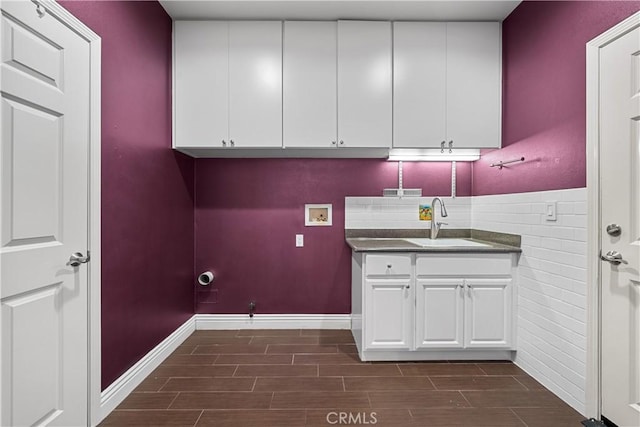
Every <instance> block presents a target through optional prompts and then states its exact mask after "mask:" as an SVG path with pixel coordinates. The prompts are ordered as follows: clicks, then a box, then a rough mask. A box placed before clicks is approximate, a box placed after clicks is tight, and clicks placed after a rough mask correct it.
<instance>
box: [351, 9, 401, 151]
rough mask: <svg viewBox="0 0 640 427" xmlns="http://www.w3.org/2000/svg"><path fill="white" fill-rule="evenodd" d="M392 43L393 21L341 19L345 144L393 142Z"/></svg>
mask: <svg viewBox="0 0 640 427" xmlns="http://www.w3.org/2000/svg"><path fill="white" fill-rule="evenodd" d="M391 44H392V43H391V23H390V22H377V21H367V22H365V21H338V144H339V145H340V146H341V147H342V146H344V147H348V148H351V147H390V146H391V141H392V136H393V135H392V130H391V129H392V77H391V75H392V73H391V68H392V66H391V61H392V58H391V47H392V46H391ZM341 142H342V144H341Z"/></svg>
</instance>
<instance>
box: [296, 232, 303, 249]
mask: <svg viewBox="0 0 640 427" xmlns="http://www.w3.org/2000/svg"><path fill="white" fill-rule="evenodd" d="M303 246H304V234H296V248H301V247H303Z"/></svg>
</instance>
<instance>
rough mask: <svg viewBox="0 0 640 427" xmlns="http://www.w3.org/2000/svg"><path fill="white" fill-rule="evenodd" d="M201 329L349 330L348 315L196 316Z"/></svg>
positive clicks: (349, 321)
mask: <svg viewBox="0 0 640 427" xmlns="http://www.w3.org/2000/svg"><path fill="white" fill-rule="evenodd" d="M194 317H195V323H196V329H197V330H203V329H351V315H349V314H256V315H255V316H253V317H252V318H250V317H249V316H248V315H246V314H196V315H195V316H194Z"/></svg>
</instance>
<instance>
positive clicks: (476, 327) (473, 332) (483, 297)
mask: <svg viewBox="0 0 640 427" xmlns="http://www.w3.org/2000/svg"><path fill="white" fill-rule="evenodd" d="M465 285H466V286H465V290H464V291H465V293H466V304H465V333H464V335H465V347H469V348H472V347H483V348H511V346H512V322H513V318H512V307H513V298H512V284H511V279H466V280H465Z"/></svg>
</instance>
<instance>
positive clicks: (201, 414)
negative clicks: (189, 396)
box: [193, 409, 204, 427]
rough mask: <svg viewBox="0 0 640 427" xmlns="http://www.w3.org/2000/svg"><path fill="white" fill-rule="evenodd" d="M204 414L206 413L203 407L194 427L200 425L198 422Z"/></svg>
mask: <svg viewBox="0 0 640 427" xmlns="http://www.w3.org/2000/svg"><path fill="white" fill-rule="evenodd" d="M203 415H204V409H201V410H200V415H199V416H198V419H197V420H196V422H195V423H194V424H193V427H196V426H197V425H198V423H199V422H200V418H202V416H203Z"/></svg>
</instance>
